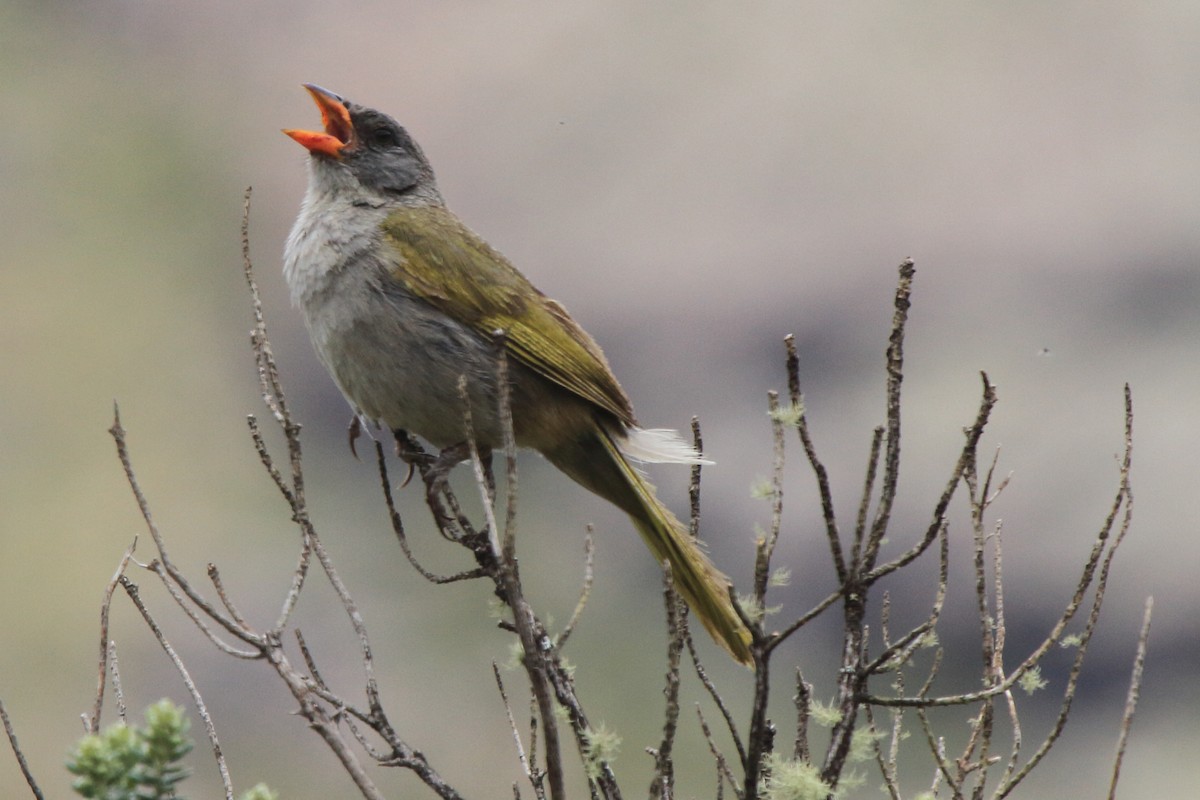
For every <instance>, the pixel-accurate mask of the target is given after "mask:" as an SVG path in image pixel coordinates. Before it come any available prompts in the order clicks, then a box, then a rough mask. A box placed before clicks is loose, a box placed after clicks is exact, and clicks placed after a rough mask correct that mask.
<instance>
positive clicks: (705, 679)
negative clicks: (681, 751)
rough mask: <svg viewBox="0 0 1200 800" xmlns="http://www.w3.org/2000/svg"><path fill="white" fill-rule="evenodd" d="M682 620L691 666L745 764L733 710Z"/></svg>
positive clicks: (739, 759)
mask: <svg viewBox="0 0 1200 800" xmlns="http://www.w3.org/2000/svg"><path fill="white" fill-rule="evenodd" d="M683 622H684V628H683V641H684V643H685V644H686V645H687V649H688V655H690V656H691V657H692V666H693V667H695V669H696V676H697V677H698V678H700V683H701V684H702V685H703V686H704V688H705V690H706V691H707V692H708V696H709V697H711V698H712V699H713V702H714V703H716V704H717V709H718V710H719V711H720V712H721V716H722V717H724V718H725V727H726V728H727V729H728V730H729V736H730V738H732V739H733V746H734V747H735V748H737V753H738V763H739V764H745V763H746V747H745V745H743V744H742V737H741V736H739V735H738V729H737V723H736V722H734V719H733V712H732V711H730V710H729V706H727V705H726V704H725V698H723V697H721V693H720V692H718V691H717V686H716V684H715V683H713V681H712V678H710V677H709V676H708V670H706V669H705V668H704V665H703V664H701V663H700V655H699V653H697V652H696V643H695V642H694V641H692V632H691V629H690V628H689V627H688V626H687V624H686V622H687V621H686V620H684V621H683ZM739 794H740V792H739Z"/></svg>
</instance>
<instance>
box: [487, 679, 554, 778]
mask: <svg viewBox="0 0 1200 800" xmlns="http://www.w3.org/2000/svg"><path fill="white" fill-rule="evenodd" d="M492 675H494V676H495V678H496V688H497V689H499V690H500V700H501V701H502V702H503V703H504V713H505V715H507V716H508V727H509V730H511V731H512V736H513V744H515V745H516V747H517V760H518V761H520V762H521V769H522V770H523V771H524V772H525V777H526V778H528V779H529V782H530V783H531V784H532V785H533V791H534V794H535V795H536V796H537V797H540V798H544V797H545V796H546V792H545V789H544V787H543V786H542V781H541V780H540V778H539V777H538V776H536V775H534V773H533V770H532V769H530V767H529V759H528V757H526V755H525V745H524V744H522V742H521V733H520V731H518V730H517V720H516V719H515V718H514V717H513V712H512V706H511V705H509V703H508V693H507V692H505V691H504V680H503V679H502V678H501V677H500V667H499V666H497V665H496V662H495V661H493V662H492Z"/></svg>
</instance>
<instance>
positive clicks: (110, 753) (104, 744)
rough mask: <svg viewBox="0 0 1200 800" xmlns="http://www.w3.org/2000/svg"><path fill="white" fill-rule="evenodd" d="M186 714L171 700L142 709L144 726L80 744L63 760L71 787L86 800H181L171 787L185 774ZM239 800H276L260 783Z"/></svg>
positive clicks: (117, 729) (116, 729)
mask: <svg viewBox="0 0 1200 800" xmlns="http://www.w3.org/2000/svg"><path fill="white" fill-rule="evenodd" d="M190 727H191V723H190V722H189V721H188V718H187V714H185V713H184V710H183V709H182V708H180V707H179V706H177V705H175V704H174V703H172V702H171V701H170V700H166V699H163V700H159V701H158V702H157V703H155V704H154V705H152V706H150V707H149V708H147V709H146V725H145V727H141V728H131V727H130V726H128V725H126V724H125V723H123V722H118V723H117V724H115V725H110V726H108V727H107V728H105V729H104V730H103V731H102V732H101V733H100V734H98V735H97V734H89V735H87V736H84V737H83V738H82V739H80V740H79V743H78V744H76V745H75V749H74V750H73V751H72V752H71V753H70V755H69V756H68V757H67V769H68V770H70V771H71V774H73V775H78V776H79V777H77V778H76V779H75V781H74V782H73V783H72V784H71V786H72V787H73V788H74V789H75V791H76V792H77V793H78V794H79V795H80V796H82V797H86V798H89V800H93V799H94V800H183V796H182V795H180V794H177V793H176V787H177V786H178V785H179V784H180V782H182V781H183V779H184V778H186V777H187V776H188V775H189V774H190V772H191V771H190V770H189V769H187V768H186V767H184V766H182V765H180V764H179V762H180V761H181V760H182V759H183V757H184V756H186V755H187V754H188V753H190V752H191V751H192V740H191V738H190V737H189V736H188V729H189V728H190ZM241 800H279V795H278V794H276V793H275V792H273V791H271V789H270V788H269V787H268V786H267V785H266V784H265V783H260V784H258V785H257V786H255V787H254V788H252V789H250V790H249V791H247V792H246V793H245V794H243V795H242V797H241Z"/></svg>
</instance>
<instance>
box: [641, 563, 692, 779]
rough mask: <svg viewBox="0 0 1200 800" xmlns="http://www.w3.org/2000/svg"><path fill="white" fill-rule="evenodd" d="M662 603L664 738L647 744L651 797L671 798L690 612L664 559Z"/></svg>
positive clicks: (668, 564)
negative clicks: (651, 765)
mask: <svg viewBox="0 0 1200 800" xmlns="http://www.w3.org/2000/svg"><path fill="white" fill-rule="evenodd" d="M663 605H664V606H666V610H667V675H666V686H665V687H663V695H664V696H665V697H666V699H667V704H666V710H665V711H664V714H663V718H664V719H663V735H662V741H661V742H660V743H659V745H658V747H657V748H646V749H647V750H648V751H649V752H650V754H651V755H652V756H654V779H653V780H652V781H651V782H650V797H652V798H660V799H661V800H671V798H673V797H674V796H675V761H674V747H675V732H676V731H677V730H678V727H679V663H680V660H681V656H682V654H683V638H684V628H683V627H682V626H683V624H685V623H682V622H681V618H682V617H683V616H684V615H685V614H686V613H687V606H686V605H684V604H683V601H682V600H681V599H680V597H679V595H678V594H677V593H676V592H675V587H674V584H673V583H672V581H671V565H670V563H669V562H663Z"/></svg>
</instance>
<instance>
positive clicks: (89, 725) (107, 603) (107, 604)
mask: <svg viewBox="0 0 1200 800" xmlns="http://www.w3.org/2000/svg"><path fill="white" fill-rule="evenodd" d="M119 415H120V411H119V409H118V408H117V404H116V403H113V417H114V419H115V420H116V422H114V424H113V425H114V427H115V428H119V427H120V424H121V423H120V416H119ZM114 435H115V434H114ZM136 547H137V537H136V536H134V537H133V541H132V542H130V543H129V547H126V548H125V552H124V553H123V554H122V555H121V560H120V561H119V562H117V569H116V570H115V571H114V572H113V576H112V578H110V579H109V581H108V584H107V585H106V586H105V587H104V601H103V602H102V603H101V604H100V664H99V666H98V667H97V670H96V701H95V702H94V703H93V704H92V713H91V715H90V716H88V717H87V718H86V721H85V723H84V728H86V729H87V732H88V733H99V732H100V711H101V709H102V708H103V706H104V682H105V678H106V676H107V675H108V653H109V647H110V646H111V645H112V641H111V640H110V639H109V638H108V614H109V609H110V608H112V598H113V592H114V591H116V589H117V583H118V582H119V581H120V580H121V576H122V575H124V574H125V568H126V567H127V566H129V560H130V559H131V558H133V551H134V548H136Z"/></svg>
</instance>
